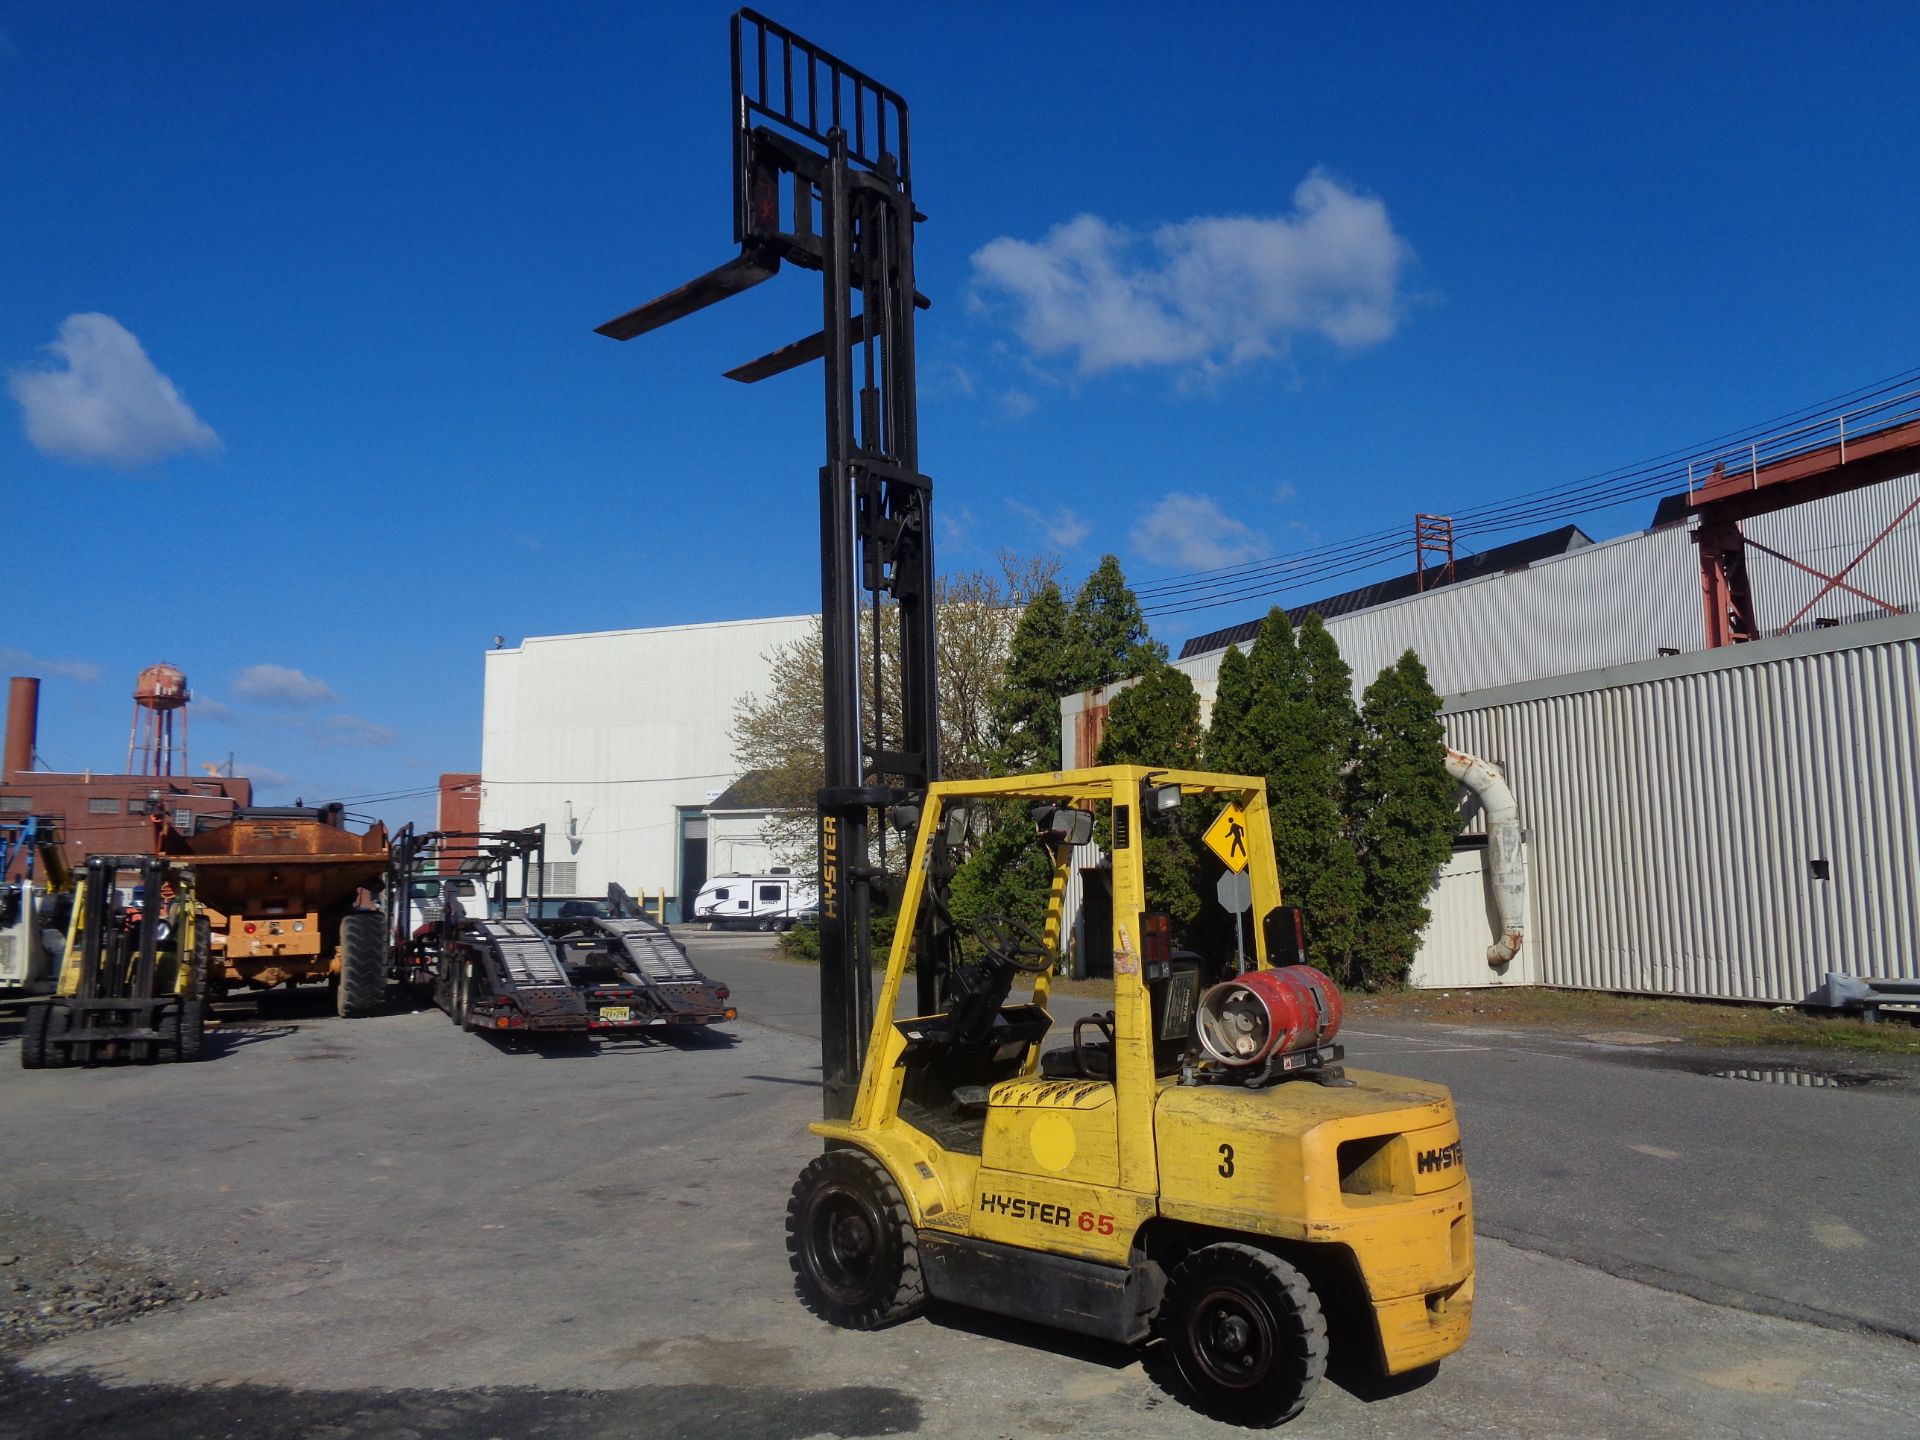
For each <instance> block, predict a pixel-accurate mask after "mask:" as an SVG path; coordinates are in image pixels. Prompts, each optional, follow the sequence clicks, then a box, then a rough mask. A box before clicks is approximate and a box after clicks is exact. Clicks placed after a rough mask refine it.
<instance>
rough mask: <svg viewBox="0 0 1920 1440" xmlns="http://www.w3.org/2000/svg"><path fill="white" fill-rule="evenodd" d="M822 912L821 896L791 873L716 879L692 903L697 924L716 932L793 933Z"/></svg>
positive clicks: (726, 876)
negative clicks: (795, 927) (819, 911)
mask: <svg viewBox="0 0 1920 1440" xmlns="http://www.w3.org/2000/svg"><path fill="white" fill-rule="evenodd" d="M819 908H820V892H819V890H818V889H816V888H815V886H814V884H813V882H812V881H810V880H805V879H802V878H801V877H800V876H798V875H795V874H794V873H793V872H792V871H791V870H785V869H774V870H770V871H768V872H767V873H766V874H764V875H716V876H714V877H713V878H712V879H711V880H709V881H707V883H706V884H704V885H702V886H701V887H700V893H699V894H698V895H696V896H694V899H693V915H692V918H693V919H695V920H705V921H708V922H709V923H711V924H712V926H713V928H714V929H716V930H790V929H792V928H793V927H794V926H795V925H796V924H798V923H799V922H800V921H802V920H805V919H810V918H812V916H813V915H814V914H815V913H816V912H817V911H818V910H819Z"/></svg>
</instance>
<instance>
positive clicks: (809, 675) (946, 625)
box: [733, 551, 1060, 875]
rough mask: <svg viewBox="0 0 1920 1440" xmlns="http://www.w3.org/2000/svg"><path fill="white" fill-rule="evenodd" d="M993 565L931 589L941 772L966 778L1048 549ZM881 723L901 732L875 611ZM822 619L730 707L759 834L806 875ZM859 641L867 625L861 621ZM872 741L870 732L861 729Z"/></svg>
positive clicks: (1043, 577)
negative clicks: (996, 568) (763, 816)
mask: <svg viewBox="0 0 1920 1440" xmlns="http://www.w3.org/2000/svg"><path fill="white" fill-rule="evenodd" d="M998 558H999V564H1000V573H999V574H997V575H996V574H994V573H992V572H990V571H986V570H967V571H961V572H958V573H956V574H952V575H943V576H941V577H940V579H939V581H938V582H937V586H936V589H935V592H934V614H935V633H936V641H935V664H936V665H937V666H938V669H939V712H940V773H941V774H942V775H943V776H946V777H948V778H966V777H971V776H977V775H985V774H987V773H988V766H989V761H990V754H991V749H992V746H991V741H990V729H991V704H990V701H991V697H992V695H993V693H994V691H995V690H996V689H997V688H998V686H999V685H1000V683H1001V681H1002V679H1003V677H1004V674H1005V670H1006V662H1007V647H1008V645H1009V643H1010V642H1011V641H1012V639H1013V631H1014V627H1015V626H1016V625H1017V624H1018V623H1019V619H1020V611H1021V609H1022V607H1024V606H1025V604H1026V603H1027V601H1028V599H1029V598H1031V597H1032V596H1033V595H1034V594H1035V593H1036V592H1037V591H1038V590H1039V589H1040V588H1041V587H1042V586H1044V585H1045V584H1046V583H1047V582H1048V581H1050V580H1051V579H1053V577H1054V575H1055V574H1056V573H1057V572H1058V570H1059V568H1060V565H1059V561H1058V560H1056V559H1054V558H1052V557H1050V556H1048V557H1039V558H1026V557H1021V556H1017V555H1014V554H1013V553H1012V552H1010V551H1002V552H1001V554H1000V556H999V557H998ZM880 631H881V642H880V643H881V655H880V661H881V671H882V675H883V679H882V682H881V683H882V692H883V694H882V704H881V711H880V714H881V725H882V727H883V729H884V731H885V735H886V737H887V738H888V739H889V741H891V740H894V739H897V737H898V735H899V733H900V709H899V691H898V687H897V686H896V685H895V684H894V683H893V682H894V678H895V677H896V676H897V675H898V674H899V640H898V633H899V632H898V626H897V625H896V624H895V623H894V621H893V617H892V616H890V615H887V614H884V613H883V614H882V616H881V626H880ZM820 635H821V632H820V621H819V619H818V617H815V619H814V622H813V625H812V626H811V628H810V629H809V630H808V632H807V634H806V635H804V636H802V637H801V638H800V639H798V640H791V641H788V642H787V643H785V644H783V645H776V646H775V647H774V648H773V649H771V650H769V651H768V652H767V654H766V657H765V658H766V660H767V665H768V671H769V682H768V685H767V687H766V689H765V690H764V691H762V692H761V693H760V694H758V695H743V696H741V697H740V699H739V700H738V701H736V702H735V704H734V707H733V756H734V764H735V765H737V766H738V767H739V769H740V770H741V772H742V773H743V774H745V773H750V772H756V771H757V772H760V776H761V778H760V781H759V783H757V784H756V786H755V787H754V789H755V793H756V795H758V796H761V797H763V798H764V801H765V803H766V804H767V805H768V806H769V807H770V808H771V809H773V810H774V814H773V815H772V816H771V817H770V818H769V820H768V822H767V824H766V826H765V827H764V829H763V832H762V834H763V838H764V839H765V840H766V842H767V844H768V845H769V846H770V847H771V848H772V850H773V851H774V854H775V855H776V856H777V857H778V859H779V861H780V863H781V864H785V865H791V866H793V868H794V869H795V870H796V871H798V872H800V873H803V874H809V875H810V874H812V873H813V871H814V864H815V857H814V853H813V844H814V835H813V829H814V796H815V794H816V792H818V790H819V789H820V786H821V784H822V782H823V779H824V775H825V761H824V753H825V741H824V734H823V732H824V729H825V719H824V716H823V712H822V698H821V694H822V681H821V658H820V655H821V649H820ZM860 638H861V643H862V644H863V646H864V645H870V644H871V643H872V628H871V626H870V625H868V624H865V623H863V624H862V625H861V626H860ZM865 659H866V657H865V656H864V655H863V657H862V660H863V664H862V666H861V677H862V678H861V685H862V703H861V707H860V709H861V714H862V716H863V717H864V719H865V723H866V725H867V726H868V728H869V730H871V727H872V725H873V714H874V705H873V688H872V667H871V665H868V664H865V663H864V661H865ZM867 738H868V740H869V742H871V740H872V738H873V737H872V735H871V734H869V735H868V737H867Z"/></svg>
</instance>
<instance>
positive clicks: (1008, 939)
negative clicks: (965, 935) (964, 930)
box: [973, 914, 1053, 975]
mask: <svg viewBox="0 0 1920 1440" xmlns="http://www.w3.org/2000/svg"><path fill="white" fill-rule="evenodd" d="M973 934H974V938H975V939H976V940H978V941H979V942H980V943H981V944H982V945H983V946H985V947H986V951H987V954H988V955H990V956H992V957H993V958H994V959H995V960H998V961H999V962H1000V963H1001V964H1003V965H1008V966H1011V967H1012V968H1013V969H1015V970H1019V971H1022V972H1024V973H1026V974H1028V975H1038V974H1040V973H1041V972H1042V971H1043V970H1051V969H1052V968H1053V952H1052V951H1051V950H1049V949H1047V942H1046V941H1045V940H1043V939H1041V938H1040V935H1039V934H1038V932H1036V931H1035V930H1034V928H1033V927H1032V926H1031V925H1029V924H1027V923H1026V922H1025V921H1024V920H1016V919H1014V918H1013V916H1011V915H994V914H986V915H982V916H981V917H980V918H979V919H978V920H975V921H974V922H973Z"/></svg>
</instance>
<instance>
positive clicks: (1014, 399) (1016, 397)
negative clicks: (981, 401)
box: [1000, 390, 1040, 420]
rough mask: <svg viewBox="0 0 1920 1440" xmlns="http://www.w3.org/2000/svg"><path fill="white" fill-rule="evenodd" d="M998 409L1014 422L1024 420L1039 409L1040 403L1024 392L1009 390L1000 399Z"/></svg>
mask: <svg viewBox="0 0 1920 1440" xmlns="http://www.w3.org/2000/svg"><path fill="white" fill-rule="evenodd" d="M1000 408H1001V409H1002V410H1004V411H1006V412H1007V414H1009V415H1011V416H1012V417H1013V418H1014V419H1015V420H1024V419H1025V418H1026V417H1027V416H1029V415H1031V414H1033V412H1034V411H1036V410H1038V409H1039V408H1040V402H1039V401H1038V400H1036V399H1034V398H1033V396H1032V395H1031V394H1029V393H1028V392H1027V391H1025V390H1009V391H1007V393H1006V394H1004V395H1002V396H1001V397H1000Z"/></svg>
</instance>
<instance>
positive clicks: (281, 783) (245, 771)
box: [233, 760, 293, 790]
mask: <svg viewBox="0 0 1920 1440" xmlns="http://www.w3.org/2000/svg"><path fill="white" fill-rule="evenodd" d="M233 773H234V774H236V775H243V776H245V777H246V778H247V779H249V780H251V781H252V782H253V788H254V789H255V790H284V789H286V788H288V787H290V786H291V785H292V784H293V777H292V776H291V775H283V774H281V773H280V772H279V771H278V770H276V769H274V768H273V767H272V766H271V765H262V764H260V763H258V762H257V761H253V760H236V761H234V762H233Z"/></svg>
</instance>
